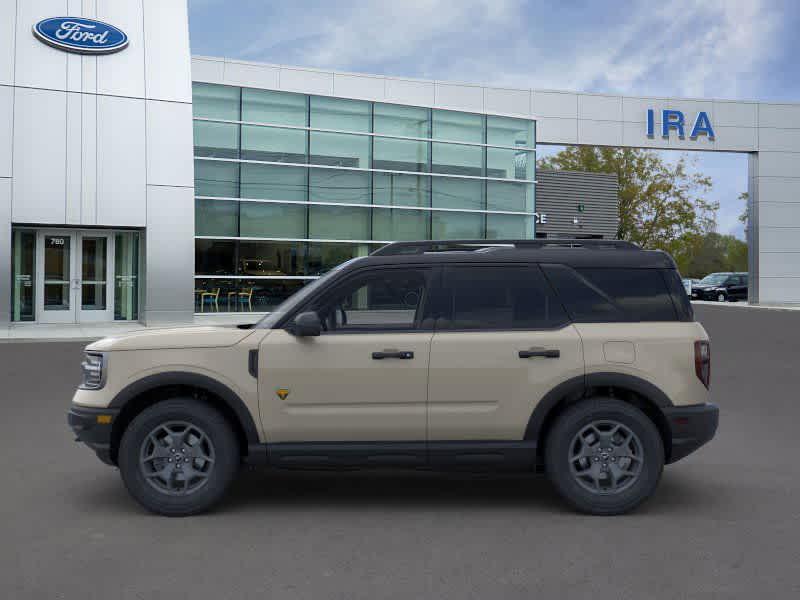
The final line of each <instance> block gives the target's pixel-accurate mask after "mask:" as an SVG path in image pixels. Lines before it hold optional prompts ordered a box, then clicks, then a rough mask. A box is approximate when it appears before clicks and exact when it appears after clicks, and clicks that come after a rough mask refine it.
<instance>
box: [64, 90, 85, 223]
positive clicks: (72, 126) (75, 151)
mask: <svg viewBox="0 0 800 600" xmlns="http://www.w3.org/2000/svg"><path fill="white" fill-rule="evenodd" d="M82 96H83V94H78V93H68V94H67V133H66V138H67V139H66V157H65V159H66V177H67V182H66V185H65V194H66V198H65V207H64V210H65V216H66V218H65V221H64V222H65V223H67V224H70V225H76V224H80V222H81V184H82V178H83V155H82V145H83V132H82V131H81V129H82V123H83V115H82V106H81V97H82Z"/></svg>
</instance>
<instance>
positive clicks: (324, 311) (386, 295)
mask: <svg viewBox="0 0 800 600" xmlns="http://www.w3.org/2000/svg"><path fill="white" fill-rule="evenodd" d="M429 273H430V269H375V270H370V271H367V272H366V273H364V274H362V275H356V276H354V277H352V278H350V279H348V280H347V281H346V282H344V283H343V284H342V285H340V286H337V287H336V288H335V289H334V290H333V291H332V292H330V293H328V294H325V295H324V296H323V297H321V298H319V299H318V300H317V301H315V302H313V303H312V305H311V307H310V308H309V310H315V311H316V312H317V313H318V314H319V317H320V320H321V321H322V323H323V328H324V330H325V331H327V332H329V333H334V332H352V333H357V332H363V333H369V332H378V331H387V330H388V331H408V330H414V329H418V328H419V326H420V324H421V322H422V311H423V310H424V306H425V304H426V300H427V280H428V274H429Z"/></svg>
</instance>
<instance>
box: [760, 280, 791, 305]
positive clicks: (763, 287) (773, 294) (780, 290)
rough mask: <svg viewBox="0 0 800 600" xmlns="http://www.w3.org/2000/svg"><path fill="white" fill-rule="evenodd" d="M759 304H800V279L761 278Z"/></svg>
mask: <svg viewBox="0 0 800 600" xmlns="http://www.w3.org/2000/svg"><path fill="white" fill-rule="evenodd" d="M758 285H759V298H758V300H759V302H760V303H762V304H800V277H760V278H759V283H758Z"/></svg>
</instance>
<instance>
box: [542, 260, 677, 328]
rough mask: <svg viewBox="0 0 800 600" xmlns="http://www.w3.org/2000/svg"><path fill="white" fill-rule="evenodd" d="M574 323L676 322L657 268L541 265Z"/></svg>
mask: <svg viewBox="0 0 800 600" xmlns="http://www.w3.org/2000/svg"><path fill="white" fill-rule="evenodd" d="M543 269H544V270H545V273H546V274H547V277H548V279H550V282H551V283H552V284H553V287H554V288H555V289H556V292H557V293H558V295H559V298H560V299H561V301H562V302H563V303H564V306H565V307H566V309H567V311H568V312H569V314H570V316H571V317H572V319H573V320H574V321H577V322H584V323H585V322H614V321H675V320H678V315H677V312H676V310H675V306H674V304H673V301H672V294H671V293H670V290H669V288H668V286H667V282H666V281H665V279H664V277H663V275H662V273H661V271H660V270H659V269H624V268H581V269H572V268H570V267H567V266H565V265H546V266H543Z"/></svg>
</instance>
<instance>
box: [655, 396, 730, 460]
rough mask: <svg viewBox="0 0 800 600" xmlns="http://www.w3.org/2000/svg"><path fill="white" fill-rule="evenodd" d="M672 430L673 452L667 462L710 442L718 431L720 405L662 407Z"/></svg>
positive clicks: (680, 457) (678, 458)
mask: <svg viewBox="0 0 800 600" xmlns="http://www.w3.org/2000/svg"><path fill="white" fill-rule="evenodd" d="M662 410H663V411H664V416H665V417H666V418H667V422H668V423H669V426H670V430H671V431H672V452H671V453H670V456H669V460H668V461H667V462H671V463H673V462H675V461H678V460H680V459H682V458H684V457H685V456H688V455H689V454H691V453H692V452H694V451H695V450H697V449H698V448H699V447H700V446H702V445H703V444H705V443H707V442H709V441H710V440H711V439H712V438H713V437H714V434H716V432H717V425H718V424H719V407H718V406H717V405H716V404H711V403H708V404H696V405H693V406H675V407H670V408H664V409H662Z"/></svg>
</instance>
